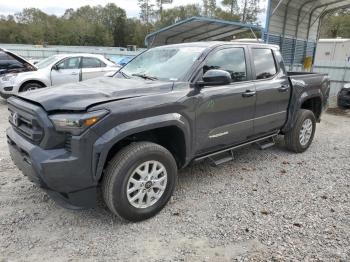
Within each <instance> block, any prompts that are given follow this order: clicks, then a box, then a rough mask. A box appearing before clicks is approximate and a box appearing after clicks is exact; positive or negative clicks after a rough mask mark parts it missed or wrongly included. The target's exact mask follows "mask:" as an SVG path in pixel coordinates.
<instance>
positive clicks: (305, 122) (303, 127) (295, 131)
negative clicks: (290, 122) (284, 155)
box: [284, 109, 316, 153]
mask: <svg viewBox="0 0 350 262" xmlns="http://www.w3.org/2000/svg"><path fill="white" fill-rule="evenodd" d="M315 131H316V118H315V115H314V113H313V112H312V111H310V110H306V109H301V110H299V112H298V115H297V119H296V121H295V125H294V126H293V128H292V129H291V130H290V131H289V132H287V133H286V134H285V136H284V140H285V142H286V146H287V148H288V149H289V150H291V151H293V152H295V153H302V152H304V151H305V150H307V149H308V148H309V146H310V145H311V143H312V140H313V138H314V135H315Z"/></svg>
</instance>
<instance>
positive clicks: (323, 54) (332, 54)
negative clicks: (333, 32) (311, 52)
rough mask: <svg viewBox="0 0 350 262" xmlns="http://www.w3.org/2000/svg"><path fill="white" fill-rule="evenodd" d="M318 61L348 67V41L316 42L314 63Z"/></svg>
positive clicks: (349, 61) (349, 55)
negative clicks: (344, 64) (345, 64)
mask: <svg viewBox="0 0 350 262" xmlns="http://www.w3.org/2000/svg"><path fill="white" fill-rule="evenodd" d="M319 61H322V62H323V61H327V62H338V63H346V62H347V63H348V64H349V65H350V39H349V40H348V41H343V42H341V41H340V40H338V39H335V41H333V42H330V41H328V40H327V41H326V42H323V41H322V40H321V41H320V42H318V45H317V49H316V57H315V63H316V64H318V62H319Z"/></svg>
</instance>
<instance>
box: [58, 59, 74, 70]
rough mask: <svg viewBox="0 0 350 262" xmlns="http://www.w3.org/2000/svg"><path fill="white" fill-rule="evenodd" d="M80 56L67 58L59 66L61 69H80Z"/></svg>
mask: <svg viewBox="0 0 350 262" xmlns="http://www.w3.org/2000/svg"><path fill="white" fill-rule="evenodd" d="M79 65H80V57H72V58H67V59H65V60H63V61H62V62H60V63H59V64H58V65H57V67H58V68H59V69H79Z"/></svg>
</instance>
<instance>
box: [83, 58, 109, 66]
mask: <svg viewBox="0 0 350 262" xmlns="http://www.w3.org/2000/svg"><path fill="white" fill-rule="evenodd" d="M105 66H106V65H105V64H104V63H103V62H102V61H101V60H100V59H97V58H94V57H83V65H82V68H98V67H105Z"/></svg>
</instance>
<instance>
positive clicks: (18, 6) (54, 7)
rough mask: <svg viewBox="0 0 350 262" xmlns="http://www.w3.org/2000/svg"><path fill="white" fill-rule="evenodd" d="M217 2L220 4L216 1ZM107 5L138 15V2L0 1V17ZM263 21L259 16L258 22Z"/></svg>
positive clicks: (177, 1)
mask: <svg viewBox="0 0 350 262" xmlns="http://www.w3.org/2000/svg"><path fill="white" fill-rule="evenodd" d="M173 2H174V3H173V4H167V5H165V8H167V7H174V6H178V5H185V4H196V3H202V0H174V1H173ZM217 2H218V3H219V2H221V1H220V0H217ZM107 3H115V4H116V5H117V6H119V7H121V8H123V9H125V11H126V13H127V16H128V17H137V16H138V15H139V7H138V5H137V3H138V0H11V1H6V0H0V15H6V16H7V15H9V14H15V13H18V12H20V11H21V10H22V9H23V8H29V7H34V8H39V9H41V10H42V11H44V12H45V13H48V14H55V15H62V14H63V13H64V11H65V10H66V9H68V8H74V9H76V8H79V7H80V6H83V5H91V6H94V5H106V4H107ZM265 4H266V0H262V7H263V6H264V5H265ZM263 19H264V16H261V17H260V19H259V20H261V22H262V20H263Z"/></svg>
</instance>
